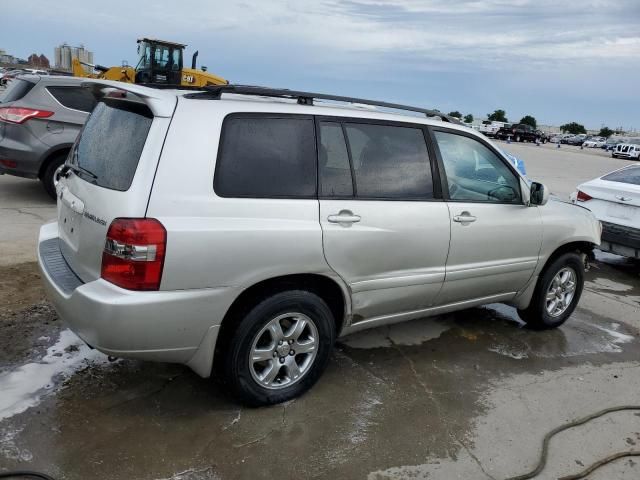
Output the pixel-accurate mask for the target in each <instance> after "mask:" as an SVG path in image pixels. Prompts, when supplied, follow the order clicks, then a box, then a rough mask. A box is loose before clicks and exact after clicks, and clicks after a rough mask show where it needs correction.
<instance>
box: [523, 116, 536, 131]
mask: <svg viewBox="0 0 640 480" xmlns="http://www.w3.org/2000/svg"><path fill="white" fill-rule="evenodd" d="M520 123H522V124H524V125H529V126H531V127H532V128H538V122H536V119H535V118H534V117H532V116H531V115H525V116H524V117H522V118H521V119H520Z"/></svg>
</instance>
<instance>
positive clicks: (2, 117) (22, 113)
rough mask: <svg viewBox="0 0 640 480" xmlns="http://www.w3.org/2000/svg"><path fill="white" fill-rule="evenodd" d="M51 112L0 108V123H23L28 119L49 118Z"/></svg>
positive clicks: (20, 108)
mask: <svg viewBox="0 0 640 480" xmlns="http://www.w3.org/2000/svg"><path fill="white" fill-rule="evenodd" d="M51 115H53V112H50V111H48V110H35V109H33V108H22V107H2V108H0V121H3V122H8V123H24V122H26V121H27V120H29V119H30V118H49V117H50V116H51Z"/></svg>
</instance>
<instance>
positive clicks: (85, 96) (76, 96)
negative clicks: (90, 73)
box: [47, 87, 97, 112]
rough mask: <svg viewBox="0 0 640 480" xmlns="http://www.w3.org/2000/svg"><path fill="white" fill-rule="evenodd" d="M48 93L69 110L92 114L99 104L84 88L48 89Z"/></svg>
mask: <svg viewBox="0 0 640 480" xmlns="http://www.w3.org/2000/svg"><path fill="white" fill-rule="evenodd" d="M47 90H48V92H49V93H50V94H51V95H53V97H54V98H55V99H56V100H57V101H58V102H60V103H61V104H62V105H63V106H65V107H67V108H72V109H73V110H80V111H82V112H91V111H92V110H93V109H94V107H95V106H96V104H97V101H96V98H95V97H94V96H93V94H92V93H91V92H90V91H89V90H88V89H86V88H82V87H47Z"/></svg>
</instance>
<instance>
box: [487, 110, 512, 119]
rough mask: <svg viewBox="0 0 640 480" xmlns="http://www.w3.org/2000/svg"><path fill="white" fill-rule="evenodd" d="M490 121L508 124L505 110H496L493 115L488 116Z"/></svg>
mask: <svg viewBox="0 0 640 480" xmlns="http://www.w3.org/2000/svg"><path fill="white" fill-rule="evenodd" d="M487 117H488V119H489V120H491V121H492V122H508V121H509V120H507V112H505V111H504V110H495V111H494V112H493V113H490V114H489V115H487Z"/></svg>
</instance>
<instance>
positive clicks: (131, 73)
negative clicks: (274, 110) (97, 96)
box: [72, 38, 229, 87]
mask: <svg viewBox="0 0 640 480" xmlns="http://www.w3.org/2000/svg"><path fill="white" fill-rule="evenodd" d="M185 47H186V45H184V44H182V43H175V42H167V41H165V40H158V39H154V38H140V39H138V63H137V64H136V66H135V68H134V67H131V66H129V65H126V64H123V65H122V66H120V67H103V66H101V65H92V64H89V63H84V62H81V61H80V60H78V59H77V58H74V59H73V62H72V71H73V75H74V76H76V77H86V78H100V79H103V80H116V81H119V82H127V83H139V84H153V85H169V86H170V85H175V86H192V87H204V86H207V85H227V84H228V83H229V82H228V81H227V80H225V79H224V78H222V77H219V76H218V75H215V74H213V73H209V72H207V70H206V67H202V69H197V68H196V59H197V57H198V52H197V51H196V52H195V53H194V54H193V57H192V59H191V68H185V67H184V66H183V53H184V49H185ZM85 66H86V67H90V68H91V69H92V70H93V72H91V73H88V72H87V71H86V70H85V68H84V67H85Z"/></svg>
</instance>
